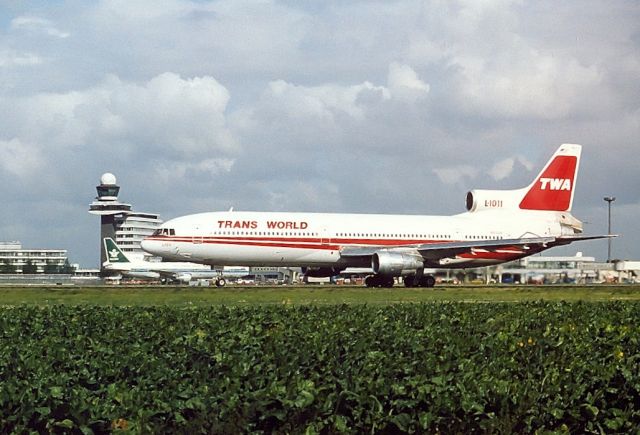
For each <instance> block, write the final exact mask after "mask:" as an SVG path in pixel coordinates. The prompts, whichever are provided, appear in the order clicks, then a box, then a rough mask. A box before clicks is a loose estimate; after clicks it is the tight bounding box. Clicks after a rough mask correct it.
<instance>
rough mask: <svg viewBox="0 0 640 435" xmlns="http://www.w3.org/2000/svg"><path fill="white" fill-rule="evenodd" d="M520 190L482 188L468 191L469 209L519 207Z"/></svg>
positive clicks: (511, 208) (470, 210) (472, 210)
mask: <svg viewBox="0 0 640 435" xmlns="http://www.w3.org/2000/svg"><path fill="white" fill-rule="evenodd" d="M520 196H521V193H520V191H518V190H480V189H475V190H472V191H470V192H467V200H466V205H467V211H469V212H471V213H474V212H478V211H482V210H505V209H509V210H513V209H518V203H519V197H520Z"/></svg>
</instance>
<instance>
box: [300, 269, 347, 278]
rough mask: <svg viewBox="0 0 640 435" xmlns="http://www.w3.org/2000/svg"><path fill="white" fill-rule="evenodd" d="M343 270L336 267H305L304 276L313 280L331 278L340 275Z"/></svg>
mask: <svg viewBox="0 0 640 435" xmlns="http://www.w3.org/2000/svg"><path fill="white" fill-rule="evenodd" d="M340 272H342V269H338V268H336V267H303V268H302V274H303V275H304V276H310V277H311V278H330V277H332V276H336V275H339V274H340Z"/></svg>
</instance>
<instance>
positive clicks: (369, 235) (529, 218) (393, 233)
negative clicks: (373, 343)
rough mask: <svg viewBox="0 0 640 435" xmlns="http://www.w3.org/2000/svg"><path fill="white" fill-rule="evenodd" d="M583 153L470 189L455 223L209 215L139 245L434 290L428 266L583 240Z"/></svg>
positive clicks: (568, 147)
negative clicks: (505, 186)
mask: <svg viewBox="0 0 640 435" xmlns="http://www.w3.org/2000/svg"><path fill="white" fill-rule="evenodd" d="M581 151H582V147H581V146H580V145H575V144H564V145H561V146H560V147H559V148H558V150H557V151H556V152H555V153H554V154H553V156H552V157H551V159H550V160H549V161H548V163H547V164H546V165H545V167H544V169H543V170H542V171H541V172H540V174H539V175H538V176H537V177H536V178H535V179H534V180H533V182H532V183H531V184H530V185H529V186H527V187H525V188H522V189H516V190H472V191H471V192H468V193H467V197H466V206H467V211H466V212H464V213H462V214H458V215H454V216H413V215H381V214H337V213H266V212H237V211H232V210H230V211H228V212H212V213H200V214H194V215H189V216H183V217H179V218H176V219H172V220H169V221H168V222H165V223H164V224H163V225H162V226H161V227H160V228H159V229H158V230H157V231H156V232H155V233H154V234H153V235H151V236H149V237H147V238H146V239H145V240H143V242H142V248H143V249H144V250H145V251H147V252H150V253H151V254H154V255H158V256H162V257H164V258H167V259H171V260H183V261H184V260H187V261H193V262H198V263H203V264H210V265H225V264H246V265H256V266H293V267H302V268H303V271H304V273H305V274H306V275H307V276H315V277H319V276H332V275H337V274H338V273H339V272H340V271H342V270H344V269H346V268H347V267H370V268H371V270H372V271H373V275H372V276H369V277H368V278H367V279H366V281H365V282H366V285H367V286H371V287H374V286H384V287H391V286H393V283H394V278H395V277H403V278H404V284H405V285H406V286H407V287H412V286H426V287H432V286H433V285H434V284H435V278H434V277H433V276H431V275H427V274H425V273H424V269H425V267H429V268H467V267H478V266H489V265H494V264H499V263H503V262H507V261H512V260H516V259H519V258H522V257H525V256H528V255H532V254H535V253H538V252H541V251H544V250H545V249H549V248H552V247H554V246H560V245H566V244H569V243H572V242H575V241H578V240H589V239H597V238H604V237H607V236H585V235H583V234H582V232H583V228H582V222H580V221H579V220H578V219H576V218H575V217H573V216H572V215H571V213H570V212H571V207H572V203H573V197H574V192H575V181H576V178H577V173H578V167H579V163H580V155H581Z"/></svg>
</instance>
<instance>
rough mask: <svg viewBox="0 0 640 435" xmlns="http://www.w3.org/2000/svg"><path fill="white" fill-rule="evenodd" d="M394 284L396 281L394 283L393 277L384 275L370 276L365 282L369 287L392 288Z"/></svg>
mask: <svg viewBox="0 0 640 435" xmlns="http://www.w3.org/2000/svg"><path fill="white" fill-rule="evenodd" d="M394 283H395V281H394V279H393V277H392V276H383V275H372V276H368V277H367V278H366V279H365V280H364V284H365V285H366V286H367V287H387V288H391V287H393V284H394Z"/></svg>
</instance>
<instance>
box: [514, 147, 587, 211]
mask: <svg viewBox="0 0 640 435" xmlns="http://www.w3.org/2000/svg"><path fill="white" fill-rule="evenodd" d="M581 151H582V147H581V146H580V145H574V144H563V145H561V146H560V148H558V150H557V151H556V152H555V154H554V155H553V157H551V159H550V160H549V162H548V163H547V165H546V166H545V167H544V169H543V170H542V172H540V174H538V176H537V177H536V179H535V180H534V182H533V183H532V184H531V185H530V186H529V188H528V190H527V193H526V194H525V196H524V198H522V201H520V208H521V209H525V210H552V211H569V210H571V205H572V203H573V194H574V192H575V182H576V178H577V175H578V167H579V165H580V153H581Z"/></svg>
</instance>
